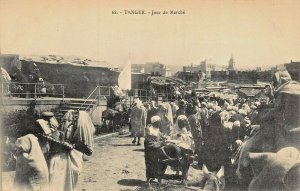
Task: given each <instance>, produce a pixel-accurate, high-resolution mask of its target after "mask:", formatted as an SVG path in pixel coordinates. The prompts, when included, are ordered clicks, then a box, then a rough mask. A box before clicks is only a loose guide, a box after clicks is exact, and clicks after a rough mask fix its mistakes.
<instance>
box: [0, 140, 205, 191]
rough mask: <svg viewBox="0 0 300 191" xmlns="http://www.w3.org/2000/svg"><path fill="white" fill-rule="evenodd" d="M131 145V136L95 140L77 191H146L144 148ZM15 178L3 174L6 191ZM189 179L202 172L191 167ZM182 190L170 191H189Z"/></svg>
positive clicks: (170, 172)
mask: <svg viewBox="0 0 300 191" xmlns="http://www.w3.org/2000/svg"><path fill="white" fill-rule="evenodd" d="M131 141H132V138H131V137H129V136H128V135H115V136H112V137H111V136H110V137H107V138H104V139H97V140H95V151H94V153H93V155H92V156H91V157H89V158H88V161H85V162H84V165H83V172H82V174H81V175H80V177H79V181H78V185H77V190H81V191H86V190H88V191H94V190H99V191H108V190H116V191H133V190H137V189H138V188H141V187H142V188H144V185H145V180H146V177H145V161H144V146H143V144H142V145H141V146H137V145H133V144H132V143H131ZM142 143H143V140H142ZM167 173H168V174H175V172H173V171H171V170H170V169H168V170H167ZM13 177H14V173H13V172H5V173H3V175H2V180H3V183H4V184H3V190H11V185H12V180H13ZM189 177H190V178H189V179H193V180H196V181H198V180H200V179H201V178H202V172H201V171H200V170H196V169H194V168H192V167H191V168H190V170H189ZM195 177H196V178H195ZM166 182H169V183H171V184H179V183H180V182H179V181H166V180H165V181H164V182H163V183H166ZM179 187H180V186H179ZM179 187H177V186H176V189H174V188H172V189H171V188H169V189H167V190H189V189H180V188H179ZM140 190H143V189H140Z"/></svg>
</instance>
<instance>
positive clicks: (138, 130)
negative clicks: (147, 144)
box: [130, 99, 147, 145]
mask: <svg viewBox="0 0 300 191" xmlns="http://www.w3.org/2000/svg"><path fill="white" fill-rule="evenodd" d="M146 120H147V111H146V108H145V107H144V105H143V103H142V101H140V100H139V99H137V100H135V106H134V107H133V108H132V110H131V113H130V124H131V133H132V136H133V137H134V140H133V141H132V143H135V142H136V137H138V143H137V144H138V145H140V137H144V135H145V128H146Z"/></svg>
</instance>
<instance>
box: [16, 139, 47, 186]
mask: <svg viewBox="0 0 300 191" xmlns="http://www.w3.org/2000/svg"><path fill="white" fill-rule="evenodd" d="M14 149H15V151H14V153H15V155H16V157H17V161H16V174H15V179H14V189H15V190H17V191H26V190H40V191H46V190H49V187H48V180H49V179H48V167H47V163H46V160H45V157H44V155H43V152H42V149H41V147H40V145H39V142H38V139H37V137H35V136H34V135H32V134H27V135H25V136H23V137H20V138H18V139H17V141H16V142H15V145H14Z"/></svg>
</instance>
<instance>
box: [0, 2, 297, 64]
mask: <svg viewBox="0 0 300 191" xmlns="http://www.w3.org/2000/svg"><path fill="white" fill-rule="evenodd" d="M113 10H118V11H122V10H145V11H152V10H155V11H164V10H167V11H169V10H184V11H185V14H183V15H154V16H151V15H120V14H119V15H114V14H112V11H113ZM299 34H300V1H297V0H286V1H278V0H267V1H259V0H252V1H236V0H228V1H221V0H214V1H208V0H203V1H192V0H188V1H184V2H183V1H179V0H173V1H159V2H158V1H157V2H153V1H145V0H144V1H141V0H132V1H129V0H122V1H120V0H117V1H104V0H91V1H88V2H87V1H83V0H77V1H70V0H63V1H58V0H51V1H50V0H45V1H38V0H24V1H17V0H2V1H1V2H0V48H1V53H3V54H7V53H12V54H20V55H32V54H33V55H48V54H57V55H74V56H81V57H87V58H92V59H95V60H100V61H103V60H105V61H107V62H108V63H110V64H111V65H112V67H120V66H122V65H124V64H126V63H127V61H128V58H129V57H128V55H129V54H130V55H131V56H130V57H131V62H132V63H146V62H160V63H163V64H165V65H168V66H174V65H177V66H178V67H179V66H180V67H182V66H185V65H190V64H191V63H193V64H194V65H196V64H199V63H200V62H201V61H203V60H205V59H212V60H213V61H214V62H215V64H216V65H219V66H224V65H226V66H227V65H228V61H229V59H230V57H231V55H232V54H233V56H234V59H235V61H236V68H237V69H249V68H252V69H255V68H256V67H271V66H275V65H280V64H284V63H288V62H290V60H293V61H299V60H300V38H299ZM177 66H176V67H177Z"/></svg>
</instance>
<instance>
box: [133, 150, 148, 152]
mask: <svg viewBox="0 0 300 191" xmlns="http://www.w3.org/2000/svg"><path fill="white" fill-rule="evenodd" d="M133 151H137V152H144V151H145V149H133Z"/></svg>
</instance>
